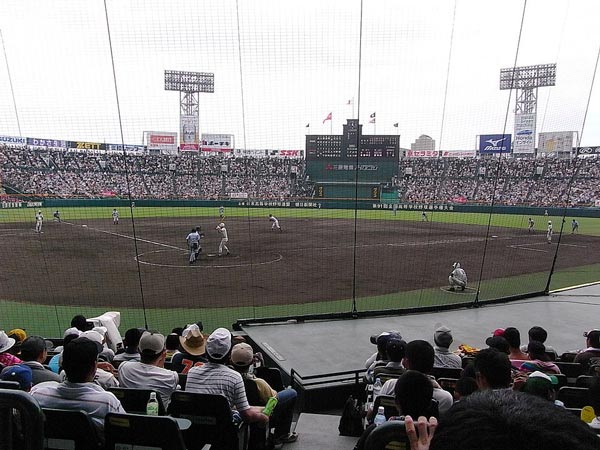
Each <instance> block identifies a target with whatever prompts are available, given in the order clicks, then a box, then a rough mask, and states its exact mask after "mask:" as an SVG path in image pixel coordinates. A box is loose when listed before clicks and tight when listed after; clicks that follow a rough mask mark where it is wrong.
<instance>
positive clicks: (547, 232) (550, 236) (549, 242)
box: [546, 220, 552, 244]
mask: <svg viewBox="0 0 600 450" xmlns="http://www.w3.org/2000/svg"><path fill="white" fill-rule="evenodd" d="M546 241H548V244H552V221H551V220H549V221H548V230H547V231H546Z"/></svg>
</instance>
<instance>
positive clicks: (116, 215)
mask: <svg viewBox="0 0 600 450" xmlns="http://www.w3.org/2000/svg"><path fill="white" fill-rule="evenodd" d="M112 218H113V225H119V211H117V208H115V209H113V212H112Z"/></svg>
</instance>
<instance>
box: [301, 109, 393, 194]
mask: <svg viewBox="0 0 600 450" xmlns="http://www.w3.org/2000/svg"><path fill="white" fill-rule="evenodd" d="M343 129H344V132H343V134H341V135H308V136H306V169H307V173H308V175H309V177H310V179H311V180H313V181H334V182H356V181H358V182H374V181H375V182H382V183H386V182H389V181H390V180H391V179H392V177H394V176H397V175H398V163H399V153H400V136H398V135H366V136H364V135H362V134H361V132H362V125H360V124H359V123H358V120H356V119H349V120H348V121H347V124H346V125H344V126H343ZM357 172H358V173H357Z"/></svg>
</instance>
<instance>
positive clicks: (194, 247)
mask: <svg viewBox="0 0 600 450" xmlns="http://www.w3.org/2000/svg"><path fill="white" fill-rule="evenodd" d="M198 231H199V230H198V229H197V228H192V231H190V233H189V234H188V235H187V237H186V238H185V240H186V241H187V244H188V247H189V249H190V264H194V263H195V262H196V259H197V258H198V256H199V254H200V233H199V232H198Z"/></svg>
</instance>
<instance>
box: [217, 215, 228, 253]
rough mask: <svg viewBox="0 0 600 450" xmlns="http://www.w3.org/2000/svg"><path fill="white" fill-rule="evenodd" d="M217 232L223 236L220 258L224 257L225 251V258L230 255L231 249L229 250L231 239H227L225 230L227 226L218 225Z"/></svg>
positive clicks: (220, 245)
mask: <svg viewBox="0 0 600 450" xmlns="http://www.w3.org/2000/svg"><path fill="white" fill-rule="evenodd" d="M216 230H217V231H218V232H219V234H220V235H221V243H220V244H219V256H223V251H225V256H227V255H229V249H228V248H227V242H229V238H228V237H227V229H226V228H225V224H224V223H223V222H221V223H220V224H219V225H217V228H216Z"/></svg>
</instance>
